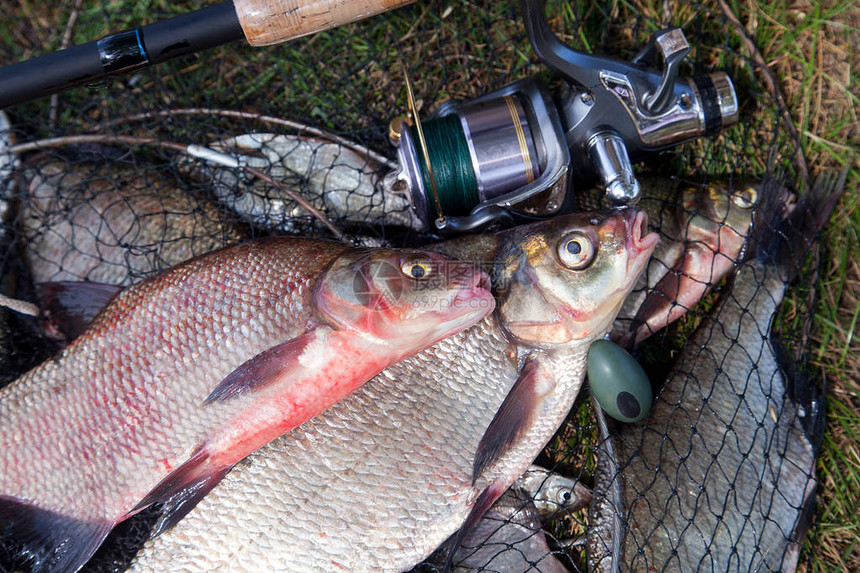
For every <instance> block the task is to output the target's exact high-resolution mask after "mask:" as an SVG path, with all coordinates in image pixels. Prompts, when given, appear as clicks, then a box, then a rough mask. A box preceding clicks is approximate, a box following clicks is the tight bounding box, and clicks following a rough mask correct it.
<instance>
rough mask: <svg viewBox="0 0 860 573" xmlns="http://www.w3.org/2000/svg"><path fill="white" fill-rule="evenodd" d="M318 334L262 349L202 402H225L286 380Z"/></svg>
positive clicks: (306, 335)
mask: <svg viewBox="0 0 860 573" xmlns="http://www.w3.org/2000/svg"><path fill="white" fill-rule="evenodd" d="M315 336H316V331H315V330H312V331H311V332H308V333H306V334H303V335H301V336H299V337H297V338H293V339H292V340H288V341H287V342H284V343H283V344H279V345H277V346H273V347H272V348H269V349H268V350H265V351H263V352H261V353H260V354H258V355H256V356H255V357H253V358H251V359H250V360H248V361H247V362H245V363H244V364H242V365H241V366H239V367H238V368H236V369H235V370H234V371H233V372H231V373H230V374H229V375H228V376H227V377H226V378H224V380H222V381H221V383H220V384H218V386H216V387H215V389H214V390H212V393H211V394H209V396H208V397H207V398H206V400H204V402H203V403H204V404H209V403H211V402H223V401H225V400H229V399H230V398H234V397H236V396H241V395H243V394H247V393H249V392H253V391H255V390H258V389H260V388H264V387H266V386H269V385H271V384H273V383H275V382H277V381H279V380H281V379H283V377H284V376H285V375H288V374H289V372H290V371H291V370H292V369H294V368H295V366H296V363H297V362H298V359H299V356H301V355H302V352H304V351H305V348H307V345H308V344H309V343H310V342H311V340H313V339H314V337H315Z"/></svg>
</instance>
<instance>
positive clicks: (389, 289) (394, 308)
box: [314, 249, 495, 347]
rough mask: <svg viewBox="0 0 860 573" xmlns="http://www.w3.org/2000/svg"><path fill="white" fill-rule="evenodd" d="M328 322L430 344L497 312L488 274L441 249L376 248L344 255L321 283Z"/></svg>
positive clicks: (321, 310) (319, 300)
mask: <svg viewBox="0 0 860 573" xmlns="http://www.w3.org/2000/svg"><path fill="white" fill-rule="evenodd" d="M314 297H315V298H314V302H315V305H314V306H315V309H316V312H317V314H318V317H319V318H320V319H322V320H323V321H324V322H327V323H328V324H330V325H333V326H335V327H336V328H339V329H348V330H352V331H357V332H362V333H364V334H367V335H370V336H371V337H373V338H375V339H377V340H383V341H391V342H393V343H396V344H398V345H401V346H411V347H415V346H428V345H430V344H432V343H434V342H436V341H438V340H441V339H443V338H446V337H448V336H451V335H453V334H456V333H457V332H460V331H461V330H463V329H465V328H468V327H470V326H472V325H474V324H475V323H477V322H478V321H479V320H481V319H482V318H484V317H485V316H487V315H488V314H490V313H491V312H493V309H494V308H495V300H494V298H493V295H492V293H491V292H490V278H489V276H488V275H487V273H486V272H484V271H482V270H480V269H479V268H477V267H476V266H474V265H472V264H471V263H465V262H461V261H457V260H453V259H451V258H448V257H445V256H443V255H440V254H438V253H430V252H425V251H407V250H395V249H377V250H373V251H370V252H367V251H359V252H356V253H352V254H345V255H342V256H341V257H340V258H339V259H338V260H336V261H335V262H334V263H333V265H332V266H331V267H330V268H329V270H328V271H327V272H326V273H325V275H323V276H322V277H321V278H320V280H319V281H318V283H317V287H316V290H315V292H314Z"/></svg>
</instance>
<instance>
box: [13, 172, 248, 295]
mask: <svg viewBox="0 0 860 573" xmlns="http://www.w3.org/2000/svg"><path fill="white" fill-rule="evenodd" d="M24 181H25V185H26V188H25V189H24V191H23V193H24V197H23V200H22V201H21V204H22V209H21V212H20V214H19V218H18V227H19V228H20V230H21V244H22V245H23V257H24V259H25V260H26V261H27V263H28V266H29V268H30V271H31V274H32V279H33V282H34V283H45V282H61V281H92V282H97V283H102V284H110V285H117V286H127V285H130V284H133V283H135V282H138V281H140V280H141V279H143V278H146V277H149V276H152V275H154V274H155V273H157V272H159V271H162V270H164V269H168V268H170V267H173V266H174V265H177V264H179V263H181V262H183V261H186V260H188V259H190V258H192V257H194V256H196V255H201V254H203V253H206V252H209V251H212V250H214V249H217V248H220V247H223V246H225V245H227V244H230V243H235V242H237V241H238V240H239V239H241V238H243V237H244V233H242V232H241V231H240V230H239V229H238V228H237V227H236V226H235V225H233V224H232V223H231V222H230V221H229V220H228V219H227V218H226V217H225V216H224V215H223V214H222V213H219V211H218V209H217V208H216V206H215V205H214V204H210V203H209V202H207V201H205V200H202V199H200V198H198V197H196V196H194V195H192V194H189V193H187V192H185V191H184V190H183V189H181V187H180V185H179V183H178V182H177V181H176V180H175V179H173V178H172V177H171V176H170V175H168V174H165V173H163V172H161V171H159V170H156V169H145V168H140V167H133V166H131V165H129V164H122V163H119V162H115V163H111V164H94V163H90V162H84V163H76V164H69V163H67V162H65V161H60V160H50V159H45V158H42V159H31V160H30V161H28V163H27V164H26V166H25V167H24Z"/></svg>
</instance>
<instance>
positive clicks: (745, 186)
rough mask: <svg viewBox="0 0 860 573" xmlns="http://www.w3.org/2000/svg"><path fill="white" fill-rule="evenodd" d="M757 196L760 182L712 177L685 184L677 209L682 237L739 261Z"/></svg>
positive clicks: (760, 194)
mask: <svg viewBox="0 0 860 573" xmlns="http://www.w3.org/2000/svg"><path fill="white" fill-rule="evenodd" d="M761 196H762V193H761V185H760V184H758V183H756V182H753V181H741V182H740V183H739V184H729V182H727V181H716V182H713V183H711V184H708V185H704V186H701V187H698V186H691V187H687V188H685V189H684V190H683V191H682V195H681V197H682V198H681V200H682V203H683V209H682V210H681V211H680V212H681V217H682V219H683V220H682V221H681V222H680V228H681V229H683V230H684V232H685V237H684V238H685V239H686V240H687V241H698V242H701V243H704V244H705V245H707V246H708V247H710V248H711V250H712V251H713V252H714V253H721V254H723V255H725V256H726V257H728V258H729V259H731V260H733V261H739V260H740V258H741V256H742V253H743V248H744V246H745V244H746V242H747V238H748V237H749V235H750V231H751V230H752V224H753V218H754V215H755V211H756V208H757V206H758V204H759V198H760V197H761Z"/></svg>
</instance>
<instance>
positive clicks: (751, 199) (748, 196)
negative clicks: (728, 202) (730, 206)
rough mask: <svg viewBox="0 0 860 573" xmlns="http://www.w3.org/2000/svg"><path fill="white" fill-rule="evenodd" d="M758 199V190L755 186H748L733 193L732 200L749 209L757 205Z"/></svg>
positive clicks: (738, 205)
mask: <svg viewBox="0 0 860 573" xmlns="http://www.w3.org/2000/svg"><path fill="white" fill-rule="evenodd" d="M757 199H758V192H756V190H755V188H754V187H747V188H746V189H744V190H743V191H738V192H736V193H732V202H733V203H734V204H735V205H736V206H737V207H740V208H741V209H749V208H751V207H752V206H753V205H755V202H756V200H757Z"/></svg>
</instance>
